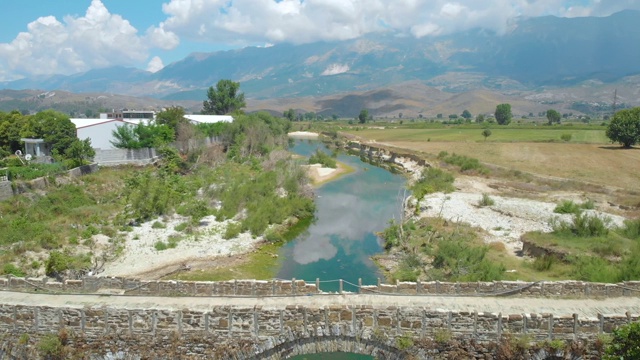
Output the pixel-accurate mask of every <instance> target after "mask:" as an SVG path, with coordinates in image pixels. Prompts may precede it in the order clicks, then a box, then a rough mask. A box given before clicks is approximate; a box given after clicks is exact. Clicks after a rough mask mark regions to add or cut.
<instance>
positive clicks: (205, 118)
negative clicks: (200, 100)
mask: <svg viewBox="0 0 640 360" xmlns="http://www.w3.org/2000/svg"><path fill="white" fill-rule="evenodd" d="M184 118H185V119H187V120H189V121H190V122H191V123H192V124H195V125H197V124H213V123H219V122H227V123H230V122H233V116H231V115H185V116H184Z"/></svg>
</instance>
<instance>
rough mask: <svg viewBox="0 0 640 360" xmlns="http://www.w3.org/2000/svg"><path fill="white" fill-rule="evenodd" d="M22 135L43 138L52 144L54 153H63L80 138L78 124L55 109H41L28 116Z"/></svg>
mask: <svg viewBox="0 0 640 360" xmlns="http://www.w3.org/2000/svg"><path fill="white" fill-rule="evenodd" d="M21 135H22V137H35V138H40V139H43V140H44V141H45V142H46V143H48V144H49V145H51V152H52V153H53V154H60V155H63V154H64V153H65V152H66V151H67V148H68V147H69V146H71V144H72V143H73V142H74V141H76V140H77V139H78V136H77V135H76V126H75V125H74V124H73V123H72V122H71V120H70V119H69V116H68V115H66V114H63V113H61V112H58V111H54V110H45V111H41V112H39V113H37V114H35V115H33V116H30V117H28V119H27V123H26V124H25V126H23V128H22V131H21Z"/></svg>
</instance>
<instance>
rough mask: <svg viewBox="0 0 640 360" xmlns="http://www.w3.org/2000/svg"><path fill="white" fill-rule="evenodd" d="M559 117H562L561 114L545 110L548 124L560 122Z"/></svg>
mask: <svg viewBox="0 0 640 360" xmlns="http://www.w3.org/2000/svg"><path fill="white" fill-rule="evenodd" d="M560 119H562V115H560V113H559V112H557V111H555V110H553V109H549V110H547V120H549V125H553V123H558V124H560Z"/></svg>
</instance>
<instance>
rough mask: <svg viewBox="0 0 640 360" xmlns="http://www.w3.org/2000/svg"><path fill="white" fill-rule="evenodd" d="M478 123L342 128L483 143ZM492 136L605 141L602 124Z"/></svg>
mask: <svg viewBox="0 0 640 360" xmlns="http://www.w3.org/2000/svg"><path fill="white" fill-rule="evenodd" d="M483 129H484V128H483V127H482V126H480V125H476V126H471V125H466V126H456V125H451V126H432V127H429V128H417V127H408V126H407V127H401V126H398V127H391V126H388V127H385V128H384V129H382V128H362V127H361V128H351V129H345V130H343V131H345V132H348V133H351V134H353V135H357V136H362V137H365V138H367V139H375V140H376V141H381V142H387V141H391V142H393V141H446V142H476V141H481V142H484V141H485V139H484V137H483V136H482V130H483ZM489 129H490V130H491V136H489V137H488V138H487V140H486V141H487V142H564V141H563V140H561V138H560V136H562V135H563V134H570V135H571V140H570V141H569V142H571V143H591V144H606V143H608V142H609V140H608V139H607V137H606V136H605V128H604V127H603V126H599V125H598V126H595V125H593V126H570V125H565V126H554V127H550V126H538V127H534V126H530V125H529V126H504V127H503V126H499V125H493V126H490V127H489Z"/></svg>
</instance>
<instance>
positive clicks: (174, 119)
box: [156, 106, 188, 134]
mask: <svg viewBox="0 0 640 360" xmlns="http://www.w3.org/2000/svg"><path fill="white" fill-rule="evenodd" d="M187 121H188V120H187V119H185V117H184V108H183V107H181V106H172V107H170V108H167V109H165V110H163V111H160V112H159V113H157V114H156V124H158V125H167V126H168V127H170V128H171V129H173V132H174V133H176V134H177V133H178V125H179V124H181V123H185V122H187Z"/></svg>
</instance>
